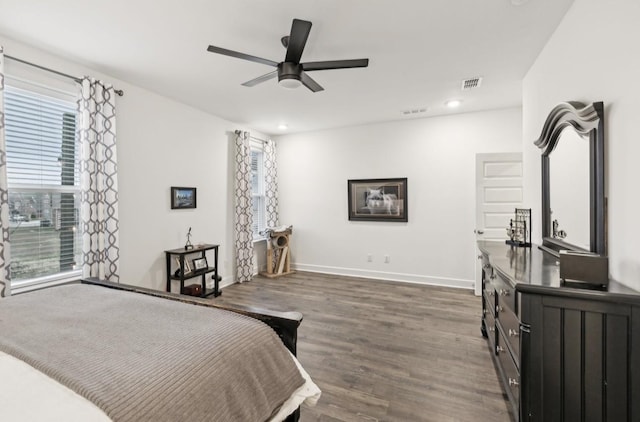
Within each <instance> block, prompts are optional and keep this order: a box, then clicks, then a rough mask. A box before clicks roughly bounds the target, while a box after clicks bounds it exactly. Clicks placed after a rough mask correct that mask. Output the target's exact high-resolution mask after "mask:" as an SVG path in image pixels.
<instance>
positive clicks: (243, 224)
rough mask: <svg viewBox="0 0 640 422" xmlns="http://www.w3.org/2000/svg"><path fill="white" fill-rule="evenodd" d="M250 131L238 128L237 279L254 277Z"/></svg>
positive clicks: (240, 280) (236, 175)
mask: <svg viewBox="0 0 640 422" xmlns="http://www.w3.org/2000/svg"><path fill="white" fill-rule="evenodd" d="M249 137H250V134H249V132H242V131H239V130H236V174H235V189H236V195H235V197H236V204H235V205H236V209H235V226H236V227H235V232H236V233H235V234H236V239H235V240H236V280H237V281H238V282H239V283H242V282H244V281H251V279H252V278H253V230H252V227H253V207H252V205H253V202H252V201H253V200H252V198H251V149H250V146H249Z"/></svg>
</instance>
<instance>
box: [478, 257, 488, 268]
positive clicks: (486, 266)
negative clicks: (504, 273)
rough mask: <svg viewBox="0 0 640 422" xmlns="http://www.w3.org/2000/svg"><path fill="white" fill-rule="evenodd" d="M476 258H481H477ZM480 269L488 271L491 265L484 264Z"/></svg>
mask: <svg viewBox="0 0 640 422" xmlns="http://www.w3.org/2000/svg"><path fill="white" fill-rule="evenodd" d="M478 258H481V257H478ZM482 268H484V269H485V270H488V269H489V268H491V265H490V264H484V265H483V266H482Z"/></svg>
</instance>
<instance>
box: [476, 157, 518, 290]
mask: <svg viewBox="0 0 640 422" xmlns="http://www.w3.org/2000/svg"><path fill="white" fill-rule="evenodd" d="M522 197H523V192H522V154H521V153H519V152H518V153H495V154H476V229H475V233H476V239H484V240H500V241H505V240H506V239H507V227H509V220H510V219H512V218H514V211H515V209H516V208H520V207H522ZM476 252H477V256H480V251H479V250H478V249H477V247H476ZM481 290H482V262H481V261H480V260H479V259H476V288H475V292H476V295H478V296H479V295H480V294H481Z"/></svg>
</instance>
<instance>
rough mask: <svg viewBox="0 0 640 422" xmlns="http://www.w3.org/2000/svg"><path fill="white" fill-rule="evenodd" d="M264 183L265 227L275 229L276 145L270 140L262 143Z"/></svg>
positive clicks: (276, 202) (276, 192)
mask: <svg viewBox="0 0 640 422" xmlns="http://www.w3.org/2000/svg"><path fill="white" fill-rule="evenodd" d="M264 181H265V191H266V192H265V202H266V209H267V215H266V217H267V227H277V226H278V224H279V222H278V220H279V219H280V216H279V215H278V165H277V163H276V144H275V142H273V141H272V140H271V139H268V140H267V141H266V142H265V143H264Z"/></svg>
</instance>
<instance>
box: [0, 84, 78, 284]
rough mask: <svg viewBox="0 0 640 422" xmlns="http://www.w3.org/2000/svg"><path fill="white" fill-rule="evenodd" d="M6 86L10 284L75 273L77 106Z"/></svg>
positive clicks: (37, 89) (38, 90) (37, 90)
mask: <svg viewBox="0 0 640 422" xmlns="http://www.w3.org/2000/svg"><path fill="white" fill-rule="evenodd" d="M43 91H46V89H44V88H43V87H40V86H37V87H36V86H34V89H33V90H27V89H22V88H16V87H13V86H10V85H7V86H6V90H5V135H6V148H7V179H8V180H7V181H8V184H9V213H10V216H9V220H10V221H9V241H10V242H11V275H12V280H14V281H16V280H31V279H35V278H38V277H45V276H55V275H59V274H62V273H66V272H69V271H75V270H76V269H77V268H79V262H78V260H79V257H80V231H79V230H78V218H79V207H80V197H79V188H80V176H79V155H80V154H79V152H80V151H79V143H78V140H77V137H76V104H75V102H74V101H72V100H71V99H69V100H65V99H61V98H59V97H60V96H59V95H57V96H53V95H46V93H43Z"/></svg>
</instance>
